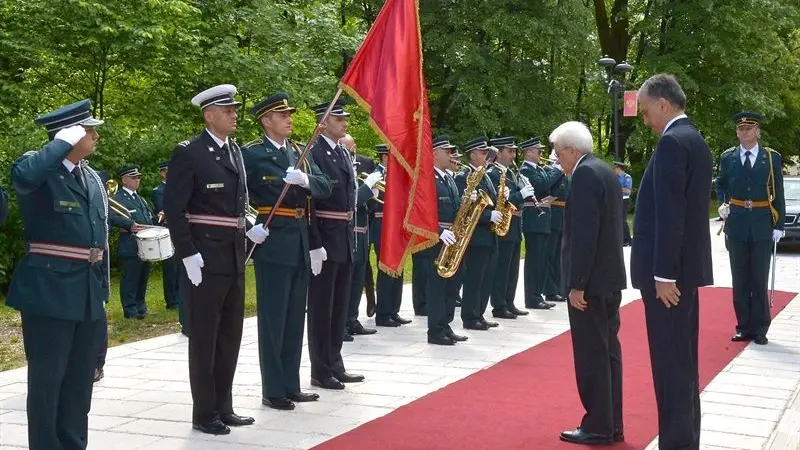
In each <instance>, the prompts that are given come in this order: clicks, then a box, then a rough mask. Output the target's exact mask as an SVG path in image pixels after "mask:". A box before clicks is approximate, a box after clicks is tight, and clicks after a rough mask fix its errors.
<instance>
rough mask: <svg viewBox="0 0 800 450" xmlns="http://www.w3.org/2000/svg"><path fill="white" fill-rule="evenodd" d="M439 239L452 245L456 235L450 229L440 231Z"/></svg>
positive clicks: (445, 243)
mask: <svg viewBox="0 0 800 450" xmlns="http://www.w3.org/2000/svg"><path fill="white" fill-rule="evenodd" d="M439 239H441V240H442V242H444V245H453V244H455V243H456V235H455V234H453V232H452V231H450V230H444V231H442V235H441V236H439Z"/></svg>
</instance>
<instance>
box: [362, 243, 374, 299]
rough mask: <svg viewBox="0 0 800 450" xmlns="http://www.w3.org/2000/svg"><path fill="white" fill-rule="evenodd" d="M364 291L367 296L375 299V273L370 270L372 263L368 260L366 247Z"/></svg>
mask: <svg viewBox="0 0 800 450" xmlns="http://www.w3.org/2000/svg"><path fill="white" fill-rule="evenodd" d="M364 293H365V294H366V295H367V298H372V299H373V300H374V299H375V275H374V272H373V271H372V263H371V262H370V261H369V249H367V261H366V266H365V267H364Z"/></svg>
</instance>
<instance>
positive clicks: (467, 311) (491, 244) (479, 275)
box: [455, 136, 502, 330]
mask: <svg viewBox="0 0 800 450" xmlns="http://www.w3.org/2000/svg"><path fill="white" fill-rule="evenodd" d="M490 150H491V147H489V139H488V138H486V137H485V136H482V137H478V138H475V139H473V140H471V141H469V142H468V143H467V144H465V145H464V153H466V154H467V157H468V158H469V167H468V169H467V170H465V171H463V172H461V173H459V174H458V175H457V176H456V178H455V181H456V185H457V186H458V190H459V192H464V191H465V190H466V187H467V177H468V176H470V175H471V174H472V173H473V172H474V171H475V170H477V168H478V167H483V166H484V165H485V164H486V156H487V155H488V153H489V151H490ZM478 189H479V190H483V191H484V192H485V193H486V194H487V195H488V196H489V198H490V199H491V201H492V203H493V204H496V203H497V189H496V188H495V187H494V184H492V182H491V180H490V179H489V177H488V175H486V174H485V173H484V175H483V177H482V178H481V181H480V183H479V184H478ZM501 219H502V215H501V214H500V212H499V211H495V210H494V206H488V207H486V209H484V210H483V213H482V214H481V216H480V220H479V221H478V223H477V225H476V226H475V230H474V231H473V233H472V239H470V241H469V244H468V245H467V250H466V252H465V254H464V260H463V261H462V263H463V264H464V269H463V270H464V271H463V276H464V293H463V295H462V299H461V321H462V322H463V324H464V328H466V329H469V330H488V329H489V328H492V327H496V326H498V323H497V322H490V321H487V320H486V319H485V318H484V317H483V314H484V312H485V311H486V306H487V305H488V304H489V296H490V295H491V292H492V279H493V276H494V272H495V266H496V265H497V235H496V234H494V233H493V232H492V231H491V229H490V225H491V224H493V223H498V222H500V220H501Z"/></svg>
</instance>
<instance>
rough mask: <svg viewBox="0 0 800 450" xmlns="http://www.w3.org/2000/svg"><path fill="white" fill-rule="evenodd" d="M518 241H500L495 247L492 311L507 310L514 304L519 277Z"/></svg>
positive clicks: (519, 243)
mask: <svg viewBox="0 0 800 450" xmlns="http://www.w3.org/2000/svg"><path fill="white" fill-rule="evenodd" d="M521 247H522V245H521V242H519V241H500V244H499V245H498V247H497V264H496V267H497V269H496V271H495V275H494V280H489V281H490V282H491V283H492V311H493V312H500V311H509V308H513V306H514V296H515V295H514V294H515V293H516V291H517V281H518V279H519V255H520V251H521Z"/></svg>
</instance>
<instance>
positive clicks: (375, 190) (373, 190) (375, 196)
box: [372, 188, 378, 198]
mask: <svg viewBox="0 0 800 450" xmlns="http://www.w3.org/2000/svg"><path fill="white" fill-rule="evenodd" d="M372 197H373V198H378V190H377V189H375V188H372Z"/></svg>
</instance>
